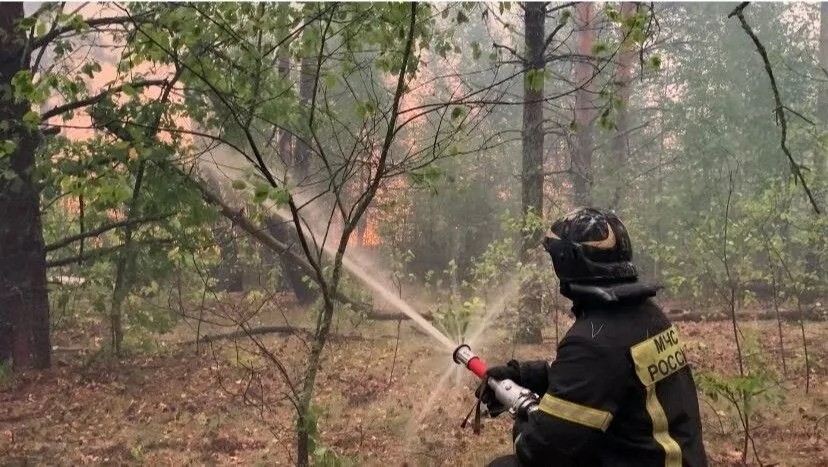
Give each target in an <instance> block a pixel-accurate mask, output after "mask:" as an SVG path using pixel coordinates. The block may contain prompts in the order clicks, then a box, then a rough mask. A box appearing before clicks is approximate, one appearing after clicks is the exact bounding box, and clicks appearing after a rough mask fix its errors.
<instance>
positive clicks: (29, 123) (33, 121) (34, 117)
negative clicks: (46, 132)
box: [23, 110, 40, 129]
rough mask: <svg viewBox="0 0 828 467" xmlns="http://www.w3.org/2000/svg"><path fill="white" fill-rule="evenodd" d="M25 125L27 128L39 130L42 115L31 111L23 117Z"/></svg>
mask: <svg viewBox="0 0 828 467" xmlns="http://www.w3.org/2000/svg"><path fill="white" fill-rule="evenodd" d="M23 124H24V125H26V127H27V128H31V129H35V128H37V126H38V125H40V114H38V113H37V112H35V111H34V110H29V111H28V112H26V113H25V114H24V115H23Z"/></svg>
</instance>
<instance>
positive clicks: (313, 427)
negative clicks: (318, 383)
mask: <svg viewBox="0 0 828 467" xmlns="http://www.w3.org/2000/svg"><path fill="white" fill-rule="evenodd" d="M324 415H325V409H324V408H323V407H320V406H318V405H312V406H311V408H310V410H308V411H307V412H306V414H305V419H304V430H305V431H306V433H307V434H308V438H309V449H310V452H311V459H310V460H311V463H312V465H315V466H319V467H352V466H356V465H359V462H357V460H355V459H352V458H349V457H347V456H345V455H342V454H340V453H338V452H336V451H335V450H334V449H333V448H330V447H328V446H325V444H324V443H323V441H322V437H321V435H320V433H319V419H320V418H322V417H323V416H324Z"/></svg>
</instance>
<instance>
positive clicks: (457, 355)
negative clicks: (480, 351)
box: [452, 344, 487, 379]
mask: <svg viewBox="0 0 828 467" xmlns="http://www.w3.org/2000/svg"><path fill="white" fill-rule="evenodd" d="M452 357H453V358H454V362H455V363H457V364H459V365H463V366H465V367H466V368H468V369H469V371H471V372H472V373H474V375H475V376H477V377H478V378H480V379H483V378H485V377H486V369H487V368H486V364H485V363H484V362H483V360H481V359H480V357H478V356H477V355H475V354H474V353H473V352H472V350H471V347H469V346H468V345H466V344H463V345H461V346H459V347H457V348H456V349H454V354H453V355H452Z"/></svg>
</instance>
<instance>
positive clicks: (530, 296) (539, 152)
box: [516, 2, 546, 344]
mask: <svg viewBox="0 0 828 467" xmlns="http://www.w3.org/2000/svg"><path fill="white" fill-rule="evenodd" d="M524 12H525V13H524V24H525V34H524V37H525V45H526V64H525V66H526V72H525V74H524V80H523V96H524V103H523V151H522V156H523V160H522V164H523V166H522V180H521V185H522V192H521V203H522V207H523V216H524V221H525V218H526V216H528V215H534V216H542V215H543V136H544V135H543V90H544V79H543V72H544V59H543V49H544V45H543V44H544V35H545V31H544V30H545V28H544V26H545V24H544V22H545V19H546V4H545V3H529V2H527V3H525V4H524ZM540 234H541V232H539V231H533V232H526V231H524V232H523V236H522V238H523V244H522V248H521V250H522V254H521V259H522V261H523V264H526V265H531V264H534V263H535V258H534V257H535V255H534V254H533V250H535V249H536V248H537V246H538V242H539V241H540ZM531 276H534V275H531ZM541 290H542V288H541V286H540V283H539V280H538V279H537V278H536V277H528V278H526V279H525V280H524V282H523V284H521V294H520V314H519V317H518V330H517V334H516V337H517V341H518V342H519V343H524V344H537V343H540V342H542V341H543V336H542V334H541V329H542V325H543V319H542V309H541V308H542V299H541V298H542V292H541Z"/></svg>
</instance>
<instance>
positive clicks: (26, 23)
mask: <svg viewBox="0 0 828 467" xmlns="http://www.w3.org/2000/svg"><path fill="white" fill-rule="evenodd" d="M36 22H37V18H35V17H34V16H28V17H26V18H23V19H21V20H20V23H19V24H20V29H30V28H31V27H32V26H34V25H35V23H36Z"/></svg>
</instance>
